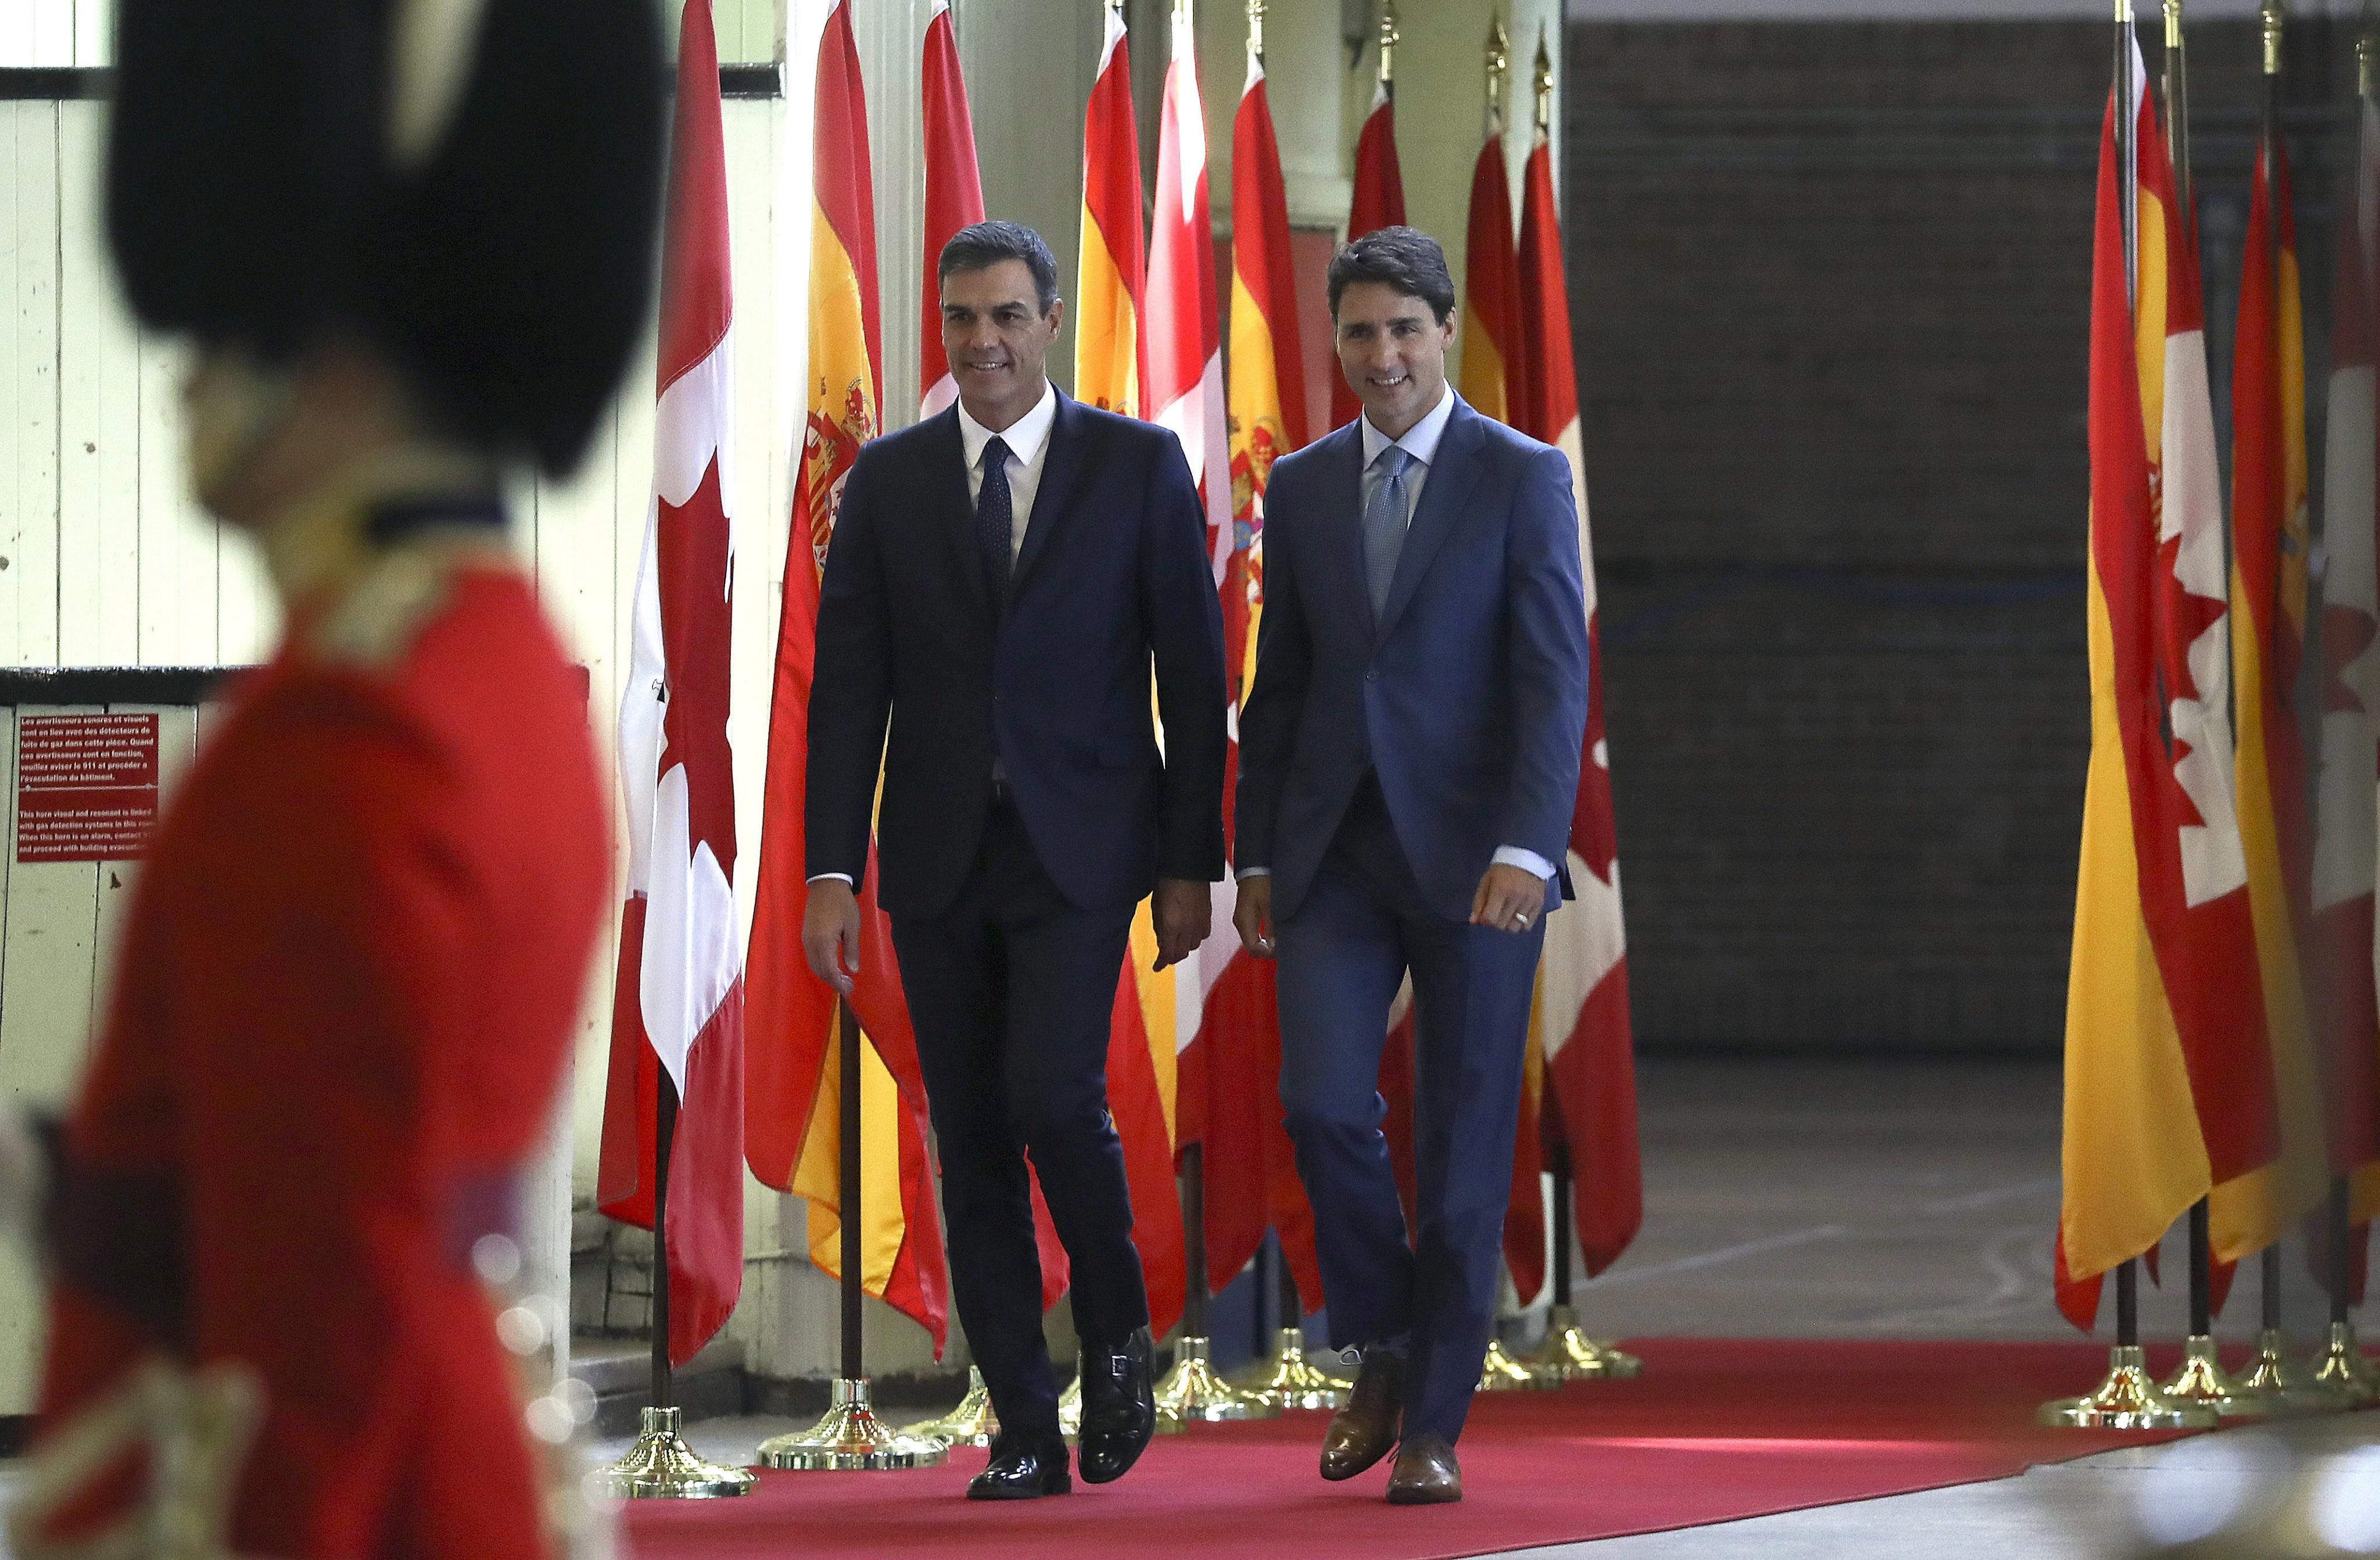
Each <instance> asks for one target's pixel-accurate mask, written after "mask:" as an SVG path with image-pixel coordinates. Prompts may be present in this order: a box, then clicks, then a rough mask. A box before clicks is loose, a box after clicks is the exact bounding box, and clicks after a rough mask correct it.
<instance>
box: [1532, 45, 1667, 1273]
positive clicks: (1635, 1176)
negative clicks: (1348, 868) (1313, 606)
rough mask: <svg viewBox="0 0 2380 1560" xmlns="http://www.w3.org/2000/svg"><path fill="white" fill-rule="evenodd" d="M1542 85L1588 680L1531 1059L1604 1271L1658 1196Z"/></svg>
mask: <svg viewBox="0 0 2380 1560" xmlns="http://www.w3.org/2000/svg"><path fill="white" fill-rule="evenodd" d="M1536 75H1537V91H1536V136H1535V138H1534V140H1533V141H1532V144H1531V146H1530V149H1529V160H1528V164H1527V165H1526V167H1525V169H1524V174H1523V183H1522V191H1521V238H1520V253H1519V265H1520V280H1521V294H1520V323H1519V329H1518V331H1517V332H1516V338H1517V340H1518V341H1519V343H1520V346H1521V350H1520V353H1519V356H1520V359H1521V361H1522V363H1523V364H1524V369H1525V372H1524V376H1523V377H1524V381H1525V385H1524V391H1523V394H1522V397H1521V403H1520V404H1521V407H1522V409H1523V411H1524V414H1525V416H1526V417H1527V419H1528V421H1527V422H1526V423H1524V425H1523V426H1522V429H1521V431H1522V432H1523V433H1527V434H1529V435H1530V436H1531V437H1533V438H1536V439H1541V440H1543V441H1544V442H1545V443H1547V444H1549V445H1553V446H1554V447H1555V448H1557V449H1559V450H1560V451H1561V452H1562V454H1563V455H1565V456H1566V457H1569V459H1570V469H1571V493H1572V496H1573V499H1574V500H1575V502H1576V503H1577V506H1578V555H1579V563H1580V566H1581V572H1582V574H1583V575H1584V577H1585V584H1586V642H1587V653H1588V672H1587V679H1588V680H1587V711H1586V732H1585V743H1584V750H1583V751H1582V752H1581V754H1580V762H1579V773H1578V800H1577V802H1576V804H1575V805H1574V806H1573V810H1572V813H1571V825H1570V852H1569V855H1570V860H1569V866H1570V876H1571V883H1572V884H1573V887H1574V888H1575V889H1576V891H1577V894H1578V902H1577V903H1576V904H1574V905H1573V906H1571V907H1569V908H1568V909H1567V910H1565V912H1564V913H1563V914H1561V915H1558V916H1554V917H1550V918H1548V920H1547V922H1546V946H1545V952H1544V954H1543V956H1542V957H1541V958H1540V959H1539V962H1538V965H1537V995H1536V1005H1534V1006H1533V1007H1532V1009H1531V1010H1530V1015H1529V1028H1530V1044H1531V1049H1532V1050H1534V1051H1542V1052H1543V1054H1544V1056H1545V1088H1546V1091H1547V1093H1548V1096H1549V1098H1550V1100H1551V1102H1552V1107H1553V1108H1552V1109H1550V1110H1548V1111H1546V1112H1545V1113H1544V1120H1545V1123H1546V1125H1547V1127H1548V1131H1549V1132H1550V1133H1551V1134H1552V1135H1554V1136H1557V1137H1559V1138H1560V1140H1561V1142H1562V1144H1563V1147H1564V1150H1565V1152H1567V1153H1568V1154H1569V1157H1570V1163H1571V1166H1572V1169H1573V1174H1574V1180H1575V1186H1576V1196H1575V1197H1574V1199H1573V1203H1572V1213H1573V1225H1575V1227H1576V1230H1577V1233H1578V1246H1579V1255H1580V1257H1581V1259H1582V1260H1583V1261H1585V1264H1586V1271H1587V1273H1588V1274H1590V1275H1592V1274H1598V1273H1601V1272H1602V1271H1603V1270H1604V1269H1605V1268H1607V1267H1609V1266H1610V1265H1611V1264H1612V1263H1613V1262H1614V1261H1618V1260H1619V1257H1620V1253H1621V1252H1622V1251H1623V1250H1625V1249H1627V1248H1628V1243H1629V1242H1630V1241H1632V1240H1633V1239H1634V1238H1635V1237H1636V1231H1637V1228H1638V1226H1639V1225H1642V1224H1643V1223H1644V1218H1645V1191H1644V1173H1643V1168H1642V1164H1641V1154H1640V1150H1639V1146H1638V1137H1637V1123H1636V1060H1635V1042H1634V1038H1633V1030H1632V1028H1631V1025H1630V1020H1629V1010H1628V940H1627V934H1626V929H1625V924H1624V921H1623V918H1622V916H1621V901H1620V846H1619V834H1618V829H1617V825H1616V824H1615V823H1614V821H1613V817H1612V798H1611V752H1610V746H1609V742H1608V740H1607V739H1606V737H1605V735H1604V703H1603V638H1602V624H1601V621H1600V620H1599V618H1598V617H1597V613H1596V590H1595V539H1594V534H1593V531H1592V530H1591V528H1590V527H1589V525H1588V523H1587V503H1586V471H1585V452H1584V446H1583V445H1582V443H1581V438H1580V433H1579V416H1578V372H1577V364H1576V360H1575V359H1574V358H1573V355H1572V347H1571V327H1570V286H1569V283H1568V282H1567V281H1566V280H1565V278H1564V275H1563V271H1562V239H1561V215H1560V202H1559V201H1557V200H1556V198H1555V194H1554V170H1553V149H1552V114H1553V74H1552V67H1551V65H1550V62H1549V61H1548V58H1547V55H1546V50H1545V45H1544V43H1543V42H1542V41H1541V42H1540V43H1539V44H1538V49H1537V72H1536Z"/></svg>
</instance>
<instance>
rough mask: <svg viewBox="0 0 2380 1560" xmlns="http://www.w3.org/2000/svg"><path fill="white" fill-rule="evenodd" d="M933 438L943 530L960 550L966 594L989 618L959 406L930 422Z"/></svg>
mask: <svg viewBox="0 0 2380 1560" xmlns="http://www.w3.org/2000/svg"><path fill="white" fill-rule="evenodd" d="M928 436H929V438H931V439H932V441H933V455H932V457H931V458H930V461H929V465H930V467H931V469H933V470H935V471H937V472H939V473H940V475H939V476H938V477H937V478H936V479H934V480H935V481H938V482H939V483H940V484H941V509H942V531H943V534H945V535H946V536H948V537H949V538H950V539H951V544H952V545H953V546H954V547H956V548H957V549H958V550H959V578H961V579H965V581H966V591H967V598H968V599H969V600H970V601H972V602H974V603H975V604H976V607H977V610H978V611H980V612H981V613H983V614H984V615H985V617H986V619H987V620H989V618H990V614H991V588H990V586H989V585H988V584H986V583H985V581H984V578H983V550H982V549H981V548H980V547H978V546H977V544H976V539H975V503H974V501H973V500H972V499H970V498H968V497H967V458H966V441H965V439H963V438H961V437H960V436H959V408H957V407H956V406H951V407H946V408H943V409H942V410H941V412H940V413H938V414H937V415H936V416H935V418H934V420H933V421H932V423H931V424H929V428H928Z"/></svg>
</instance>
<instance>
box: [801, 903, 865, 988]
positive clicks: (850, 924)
mask: <svg viewBox="0 0 2380 1560" xmlns="http://www.w3.org/2000/svg"><path fill="white" fill-rule="evenodd" d="M802 954H803V956H804V957H807V959H808V960H809V961H810V973H811V974H813V975H816V976H817V977H818V978H819V979H820V980H821V981H825V982H826V983H827V984H828V985H830V986H832V987H833V988H834V989H835V990H836V991H839V992H841V993H843V994H844V995H845V996H849V995H850V994H851V972H852V971H853V970H855V969H858V968H859V900H858V897H857V896H855V895H854V894H853V893H852V892H851V884H847V883H845V882H844V881H843V880H842V879H841V878H831V877H830V878H820V879H818V880H817V881H815V882H813V883H812V884H810V900H809V904H808V906H807V908H805V909H804V910H803V911H802Z"/></svg>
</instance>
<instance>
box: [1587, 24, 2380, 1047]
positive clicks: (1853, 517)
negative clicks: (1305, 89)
mask: <svg viewBox="0 0 2380 1560" xmlns="http://www.w3.org/2000/svg"><path fill="white" fill-rule="evenodd" d="M2148 42H2149V43H2150V48H2151V52H2150V55H2149V61H2148V64H2149V69H2150V71H2151V73H2152V76H2153V77H2154V76H2155V74H2156V73H2157V71H2158V70H2159V68H2160V67H2161V64H2162V60H2161V53H2162V51H2161V50H2160V49H2158V48H2157V47H2156V46H2155V39H2153V38H2152V39H2150V40H2149V41H2148ZM2191 59H2192V128H2193V158H2194V162H2195V165H2196V168H2197V174H2198V183H2199V200H2200V203H2201V209H2202V222H2203V227H2204V242H2205V246H2206V251H2207V273H2208V275H2207V290H2208V301H2209V312H2210V345H2211V346H2212V347H2213V348H2214V350H2215V352H2216V388H2217V400H2218V407H2217V416H2218V421H2220V420H2223V419H2224V418H2225V417H2226V415H2227V408H2228V395H2226V394H2225V389H2226V386H2227V382H2228V372H2229V370H2228V349H2227V348H2228V336H2229V332H2230V321H2231V319H2232V316H2233V313H2234V303H2233V299H2232V296H2231V295H2232V294H2233V293H2234V291H2235V290H2236V288H2237V286H2238V280H2237V278H2238V252H2237V251H2238V247H2239V244H2240V233H2241V231H2242V229H2243V228H2244V225H2245V216H2246V188H2247V175H2248V160H2249V157H2250V154H2251V153H2250V149H2251V143H2252V138H2253V130H2254V127H2255V123H2256V114H2257V108H2258V104H2259V98H2258V95H2257V94H2258V92H2259V90H2260V89H2259V85H2258V81H2257V49H2256V44H2255V41H2254V38H2253V34H2252V32H2251V30H2250V29H2249V28H2248V27H2247V26H2246V25H2244V24H2228V25H2226V26H2224V27H2220V28H2216V27H2205V28H2193V29H2192V34H2191ZM2349 59H2350V55H2349V54H2348V39H2347V36H2346V33H2345V30H2344V29H2341V30H2338V35H2337V36H2335V37H2334V36H2332V35H2331V34H2330V33H2328V32H2326V31H2325V30H2323V29H2321V28H2320V27H2318V26H2317V27H2301V28H2299V30H2297V31H2296V32H2295V33H2293V35H2292V41H2291V54H2290V61H2289V64H2290V68H2291V72H2292V75H2291V78H2290V79H2291V81H2292V82H2293V86H2292V91H2291V95H2290V99H2289V104H2288V105H2287V118H2286V120H2285V123H2287V124H2288V125H2289V127H2290V128H2291V129H2292V130H2293V132H2294V133H2293V136H2292V155H2293V158H2294V160H2295V165H2296V170H2297V189H2298V205H2297V214H2298V219H2299V228H2300V235H2301V245H2300V248H2301V255H2302V256H2303V257H2304V268H2305V272H2306V276H2307V308H2308V335H2309V354H2308V355H2309V358H2310V360H2312V361H2311V362H2310V363H2309V370H2310V374H2309V377H2310V380H2311V382H2312V384H2311V388H2312V392H2313V393H2312V394H2311V395H2310V397H2309V399H2310V415H2311V419H2312V420H2313V423H2314V435H2315V438H2316V440H2317V441H2318V439H2319V433H2320V416H2321V407H2320V395H2319V392H2320V386H2321V384H2322V375H2323V373H2324V372H2325V369H2324V366H2323V363H2322V341H2321V336H2322V332H2323V328H2324V327H2323V326H2322V324H2321V323H2320V322H2321V320H2322V318H2323V311H2322V303H2323V295H2324V292H2325V281H2326V275H2327V272H2328V269H2329V262H2328V253H2329V249H2328V246H2329V242H2330V239H2329V232H2330V219H2329V213H2330V208H2331V205H2332V201H2331V197H2330V190H2331V189H2332V187H2333V185H2334V183H2335V181H2336V177H2337V174H2336V154H2337V151H2338V138H2337V136H2336V135H2335V134H2334V133H2333V132H2332V129H2331V128H2330V127H2331V125H2332V124H2333V123H2334V122H2335V117H2334V116H2335V115H2336V112H2337V111H2336V110H2335V109H2330V110H2326V109H2325V102H2327V103H2328V104H2338V105H2342V106H2343V105H2344V104H2345V103H2346V101H2347V99H2346V95H2345V94H2346V91H2347V90H2348V83H2349V80H2350V65H2349V63H2348V62H2349ZM2110 65H2111V50H2110V41H2109V35H2108V30H2107V28H2105V27H2104V26H2098V25H2087V24H2066V23H2047V22H2037V21H2035V22H2010V23H1998V24H1991V23H1934V24H1886V23H1858V24H1822V25H1812V24H1801V25H1791V24H1743V23H1711V24H1695V25H1645V24H1635V25H1625V24H1601V25H1574V26H1573V28H1572V30H1571V32H1570V37H1569V55H1568V68H1569V71H1570V76H1569V79H1570V81H1571V83H1572V88H1571V91H1570V92H1569V94H1568V97H1567V110H1566V121H1565V125H1564V150H1565V156H1566V174H1565V179H1566V186H1567V188H1566V201H1567V207H1568V210H1567V212H1566V233H1567V235H1568V240H1569V246H1570V267H1571V275H1572V286H1573V303H1574V308H1575V313H1576V325H1575V328H1576V333H1577V341H1578V348H1579V360H1580V377H1581V382H1582V384H1581V390H1582V405H1583V408H1584V420H1585V435H1586V443H1587V468H1588V476H1589V482H1590V486H1591V489H1592V495H1593V506H1594V515H1595V521H1596V535H1597V555H1598V565H1599V569H1600V574H1601V578H1602V584H1603V591H1604V624H1605V634H1606V640H1607V655H1608V662H1607V668H1608V669H1607V685H1606V686H1607V695H1608V698H1609V725H1610V730H1611V737H1612V752H1613V768H1614V776H1615V788H1616V791H1617V805H1618V809H1619V823H1620V840H1621V860H1622V863H1623V867H1624V871H1625V874H1626V875H1625V878H1624V884H1625V888H1626V892H1627V897H1628V907H1629V911H1630V916H1629V933H1630V945H1631V953H1630V958H1631V977H1632V985H1633V993H1634V995H1635V1000H1636V1005H1637V1024H1638V1032H1639V1035H1640V1039H1641V1041H1642V1042H1643V1043H1644V1044H1645V1046H1646V1047H1647V1048H1652V1049H1658V1048H1660V1047H1662V1046H1665V1045H1679V1044H1697V1043H1726V1044H1779V1043H1784V1044H1800V1045H1819V1046H1826V1045H1845V1044H1849V1045H1873V1046H1887V1047H1895V1048H1922V1047H1947V1048H1962V1049H1973V1048H1985V1049H2038V1048H2048V1047H2054V1046H2055V1045H2056V1044H2057V1043H2058V1038H2059V1035H2060V1033H2061V1030H2062V1015H2063V1010H2064V992H2065V980H2066V964H2067V954H2068V941H2069V937H2070V929H2071V918H2072V904H2073V894H2074V861H2075V846H2076V840H2077V837H2078V834H2079V826H2080V819H2081V809H2082V779H2083V764H2084V760H2085V756H2086V750H2087V745H2088V713H2089V712H2088V706H2087V690H2086V678H2085V666H2084V648H2083V594H2082V591H2083V583H2082V567H2083V547H2084V543H2085V533H2084V501H2085V495H2086V483H2087V476H2088V472H2087V466H2086V456H2085V448H2084V438H2083V413H2084V396H2085V390H2086V382H2085V372H2084V370H2085V360H2084V348H2085V329H2086V325H2087V319H2088V309H2089V275H2090V241H2091V225H2092V205H2091V202H2092V189H2093V179H2094V175H2095V166H2096V160H2097V141H2098V131H2099V121H2100V114H2101V109H2102V106H2103V104H2104V103H2105V101H2106V94H2107V84H2108V79H2109V71H2110ZM2325 94H2328V95H2327V96H2326V95H2325ZM2313 465H2314V469H2315V470H2316V471H2317V472H2318V471H2319V470H2320V455H2319V453H2318V447H2317V453H2316V454H2315V456H2314V461H2313Z"/></svg>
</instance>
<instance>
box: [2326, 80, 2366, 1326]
mask: <svg viewBox="0 0 2380 1560" xmlns="http://www.w3.org/2000/svg"><path fill="white" fill-rule="evenodd" d="M2357 109H2358V118H2359V121H2360V124H2359V133H2358V137H2357V142H2358V144H2357V155H2356V157H2355V161H2354V163H2353V165H2351V169H2350V184H2349V191H2348V199H2347V201H2346V203H2345V208H2344V211H2343V212H2342V213H2341V214H2342V220H2341V221H2340V222H2339V225H2338V279H2337V285H2336V286H2334V287H2333V288H2332V292H2331V297H2332V305H2331V307H2332V321H2333V323H2332V327H2331V351H2330V362H2331V369H2330V400H2329V435H2328V439H2327V441H2326V454H2325V461H2324V477H2325V481H2324V484H2323V487H2324V500H2323V528H2322V529H2323V547H2324V551H2325V553H2326V554H2327V555H2329V560H2330V562H2329V567H2328V568H2327V569H2326V570H2325V573H2324V575H2323V593H2322V657H2323V665H2322V683H2321V687H2322V709H2321V716H2322V745H2321V749H2320V750H2319V753H2318V755H2317V763H2318V768H2317V771H2316V779H2315V782H2314V859H2313V945H2312V948H2311V950H2310V952H2311V954H2312V957H2313V989H2314V997H2315V1008H2314V1018H2315V1025H2316V1033H2317V1036H2318V1039H2319V1043H2320V1049H2321V1054H2322V1059H2323V1097H2324V1099H2325V1101H2326V1102H2327V1103H2328V1104H2329V1106H2330V1119H2329V1124H2328V1125H2329V1141H2330V1171H2331V1174H2333V1175H2335V1176H2347V1177H2348V1183H2349V1185H2348V1194H2349V1195H2348V1216H2349V1218H2350V1221H2352V1222H2353V1223H2354V1224H2356V1225H2362V1224H2364V1223H2365V1222H2367V1221H2369V1220H2370V1219H2371V1218H2372V1216H2373V1213H2374V1211H2375V1209H2380V1000H2375V992H2374V969H2373V963H2374V925H2373V892H2374V874H2375V856H2380V852H2375V849H2374V822H2375V820H2374V810H2375V809H2374V797H2375V787H2380V579H2375V578H2374V554H2375V544H2374V543H2375V538H2374V529H2375V522H2380V481H2375V480H2374V479H2375V469H2374V467H2375V460H2380V427H2375V416H2380V410H2375V396H2374V368H2373V364H2374V356H2375V350H2374V349H2375V346H2380V343H2375V339H2374V334H2375V327H2380V316H2376V315H2375V308H2380V275H2375V263H2380V256H2375V253H2374V249H2375V242H2374V228H2375V225H2380V106H2375V105H2374V103H2373V101H2372V100H2371V99H2370V98H2368V97H2365V98H2362V99H2361V100H2360V101H2359V102H2358V104H2357ZM2318 1223H2320V1222H2319V1221H2318ZM2328 1240H2329V1231H2328V1230H2327V1228H2326V1227H2325V1228H2324V1229H2323V1239H2322V1240H2321V1241H2320V1242H2318V1243H2317V1244H2319V1245H2322V1246H2324V1247H2325V1248H2326V1247H2327V1245H2328ZM2367 1245H2368V1235H2367V1232H2365V1231H2362V1230H2361V1229H2358V1230H2356V1231H2354V1232H2353V1236H2352V1238H2351V1239H2350V1246H2349V1250H2348V1257H2349V1266H2348V1289H2349V1297H2350V1302H2351V1303H2360V1302H2361V1301H2362V1298H2363V1278H2364V1273H2363V1268H2364V1258H2365V1249H2366V1247H2367ZM2324 1254H2325V1255H2327V1252H2326V1250H2325V1253H2324ZM2326 1266H2327V1264H2326V1263H2325V1267H2326ZM2325 1277H2327V1274H2326V1273H2325Z"/></svg>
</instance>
